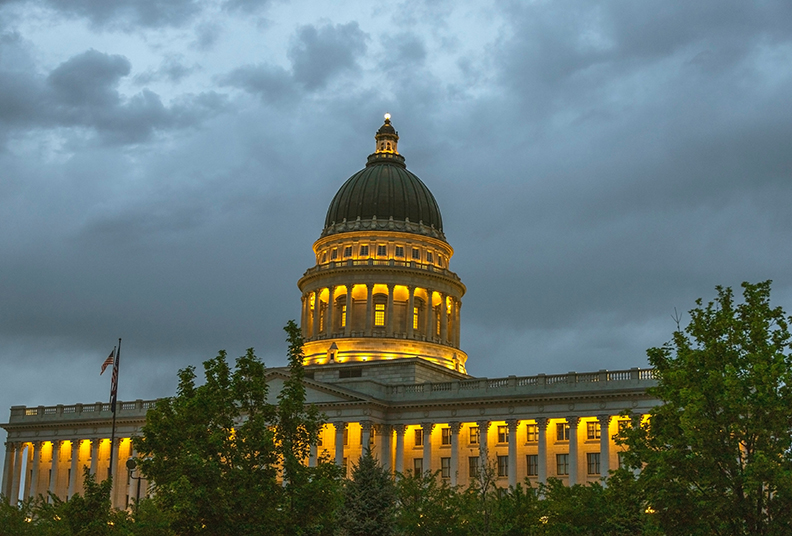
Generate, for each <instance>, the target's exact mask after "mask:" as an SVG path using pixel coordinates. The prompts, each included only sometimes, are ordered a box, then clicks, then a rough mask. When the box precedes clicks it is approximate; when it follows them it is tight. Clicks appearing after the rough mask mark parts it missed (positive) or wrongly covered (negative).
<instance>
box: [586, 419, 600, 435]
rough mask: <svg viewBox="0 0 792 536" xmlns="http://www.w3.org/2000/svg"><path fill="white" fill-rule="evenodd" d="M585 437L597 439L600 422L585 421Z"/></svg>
mask: <svg viewBox="0 0 792 536" xmlns="http://www.w3.org/2000/svg"><path fill="white" fill-rule="evenodd" d="M586 438H588V439H599V438H600V423H598V422H587V423H586Z"/></svg>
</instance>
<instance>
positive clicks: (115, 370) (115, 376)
mask: <svg viewBox="0 0 792 536" xmlns="http://www.w3.org/2000/svg"><path fill="white" fill-rule="evenodd" d="M120 364H121V338H119V339H118V352H117V353H116V358H115V363H114V364H113V381H112V384H111V386H110V410H111V411H112V412H113V426H112V428H111V430H110V467H108V468H107V478H112V477H113V451H114V449H113V442H115V430H116V398H117V396H118V367H119V366H120Z"/></svg>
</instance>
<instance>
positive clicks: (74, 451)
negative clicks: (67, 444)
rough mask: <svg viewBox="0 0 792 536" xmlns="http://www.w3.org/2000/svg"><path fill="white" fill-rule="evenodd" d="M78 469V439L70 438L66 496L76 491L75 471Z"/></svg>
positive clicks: (69, 496) (68, 496)
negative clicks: (69, 470)
mask: <svg viewBox="0 0 792 536" xmlns="http://www.w3.org/2000/svg"><path fill="white" fill-rule="evenodd" d="M79 470H80V440H79V439H72V440H71V472H70V473H69V490H68V492H67V493H68V494H67V495H66V498H67V499H69V498H71V496H72V495H74V493H75V491H76V486H77V471H79Z"/></svg>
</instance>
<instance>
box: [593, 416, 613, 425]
mask: <svg viewBox="0 0 792 536" xmlns="http://www.w3.org/2000/svg"><path fill="white" fill-rule="evenodd" d="M612 418H613V415H597V420H598V421H599V423H600V426H601V427H603V428H604V427H606V426H608V425H609V424H610V422H611V419H612Z"/></svg>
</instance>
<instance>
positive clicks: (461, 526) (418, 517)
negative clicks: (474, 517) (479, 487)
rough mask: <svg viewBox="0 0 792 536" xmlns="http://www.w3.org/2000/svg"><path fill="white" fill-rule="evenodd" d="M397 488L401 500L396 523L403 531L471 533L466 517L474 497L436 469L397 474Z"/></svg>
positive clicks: (401, 531)
mask: <svg viewBox="0 0 792 536" xmlns="http://www.w3.org/2000/svg"><path fill="white" fill-rule="evenodd" d="M396 491H397V497H398V500H399V503H398V504H399V510H398V513H397V518H396V526H397V529H398V531H399V533H400V534H421V535H426V536H435V535H437V536H440V535H463V534H471V532H469V528H470V527H469V526H467V523H466V519H465V518H464V515H465V514H466V513H467V510H466V509H467V507H468V506H469V503H470V499H471V497H469V496H467V495H464V494H460V493H458V492H457V491H458V490H457V489H455V488H452V487H450V486H449V485H448V484H446V482H445V481H444V480H442V479H440V478H439V477H438V474H437V473H435V474H434V475H432V474H430V473H428V472H426V473H424V474H422V475H421V474H418V475H414V476H409V475H408V476H403V475H397V479H396Z"/></svg>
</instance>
